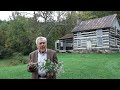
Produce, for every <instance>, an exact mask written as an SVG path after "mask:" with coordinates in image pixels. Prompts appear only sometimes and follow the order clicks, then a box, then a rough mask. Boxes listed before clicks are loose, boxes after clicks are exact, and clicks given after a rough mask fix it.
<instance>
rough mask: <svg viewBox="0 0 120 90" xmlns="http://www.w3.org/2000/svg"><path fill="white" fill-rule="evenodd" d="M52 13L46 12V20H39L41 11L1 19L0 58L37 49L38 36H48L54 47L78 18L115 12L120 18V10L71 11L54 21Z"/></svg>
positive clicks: (95, 16)
mask: <svg viewBox="0 0 120 90" xmlns="http://www.w3.org/2000/svg"><path fill="white" fill-rule="evenodd" d="M43 12H46V11H43ZM52 13H53V12H49V11H48V12H46V15H47V18H46V19H45V18H43V17H42V18H43V19H44V21H45V22H39V21H38V20H37V19H38V17H40V14H42V12H41V11H38V12H37V11H36V15H37V17H35V16H34V17H31V18H27V17H25V16H22V15H21V14H20V13H18V12H15V13H13V14H12V15H13V17H12V19H11V20H9V21H1V20H0V46H1V47H0V48H1V49H0V52H1V55H2V56H0V58H5V57H9V56H11V55H12V53H13V52H19V53H22V54H23V55H28V54H29V53H30V52H32V51H33V50H35V49H36V44H35V39H36V37H38V36H45V37H47V46H48V48H51V49H54V47H55V41H56V40H58V39H59V38H61V37H62V36H64V35H65V34H68V33H71V31H72V29H73V28H74V26H75V25H76V20H77V19H78V18H80V19H81V20H89V19H93V18H98V17H102V16H106V15H110V14H115V13H116V14H118V18H120V11H77V12H76V11H69V12H66V13H65V14H64V17H63V16H59V17H61V19H60V20H58V21H54V19H53V17H52V16H51V15H52ZM62 18H64V19H62ZM7 52H9V53H10V54H7ZM4 53H6V54H4Z"/></svg>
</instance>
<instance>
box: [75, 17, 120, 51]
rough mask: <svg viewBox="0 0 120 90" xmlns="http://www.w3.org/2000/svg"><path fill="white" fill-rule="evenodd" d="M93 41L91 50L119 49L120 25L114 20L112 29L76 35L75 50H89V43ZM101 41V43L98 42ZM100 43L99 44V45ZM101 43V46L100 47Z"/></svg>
mask: <svg viewBox="0 0 120 90" xmlns="http://www.w3.org/2000/svg"><path fill="white" fill-rule="evenodd" d="M88 40H89V41H91V48H92V49H94V48H117V49H118V47H120V25H119V23H118V20H117V18H115V19H114V21H113V24H112V28H106V29H98V30H90V31H83V32H76V33H74V37H73V48H74V49H75V50H76V49H87V41H88ZM98 40H100V42H99V41H98ZM98 42H99V43H98ZM100 43H101V45H99V44H100Z"/></svg>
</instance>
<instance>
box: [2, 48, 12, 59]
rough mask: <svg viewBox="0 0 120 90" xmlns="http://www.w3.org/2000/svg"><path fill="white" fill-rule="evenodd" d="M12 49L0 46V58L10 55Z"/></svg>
mask: <svg viewBox="0 0 120 90" xmlns="http://www.w3.org/2000/svg"><path fill="white" fill-rule="evenodd" d="M12 54H13V50H12V49H9V48H5V47H3V46H0V59H3V58H7V57H10V56H12Z"/></svg>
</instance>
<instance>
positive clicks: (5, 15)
mask: <svg viewBox="0 0 120 90" xmlns="http://www.w3.org/2000/svg"><path fill="white" fill-rule="evenodd" d="M19 12H28V13H30V14H32V13H33V11H19ZM11 15H12V11H0V20H9V16H11Z"/></svg>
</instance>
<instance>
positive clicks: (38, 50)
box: [38, 49, 47, 54]
mask: <svg viewBox="0 0 120 90" xmlns="http://www.w3.org/2000/svg"><path fill="white" fill-rule="evenodd" d="M38 53H40V54H45V53H47V49H46V51H45V52H44V53H41V52H40V51H39V50H38Z"/></svg>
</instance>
